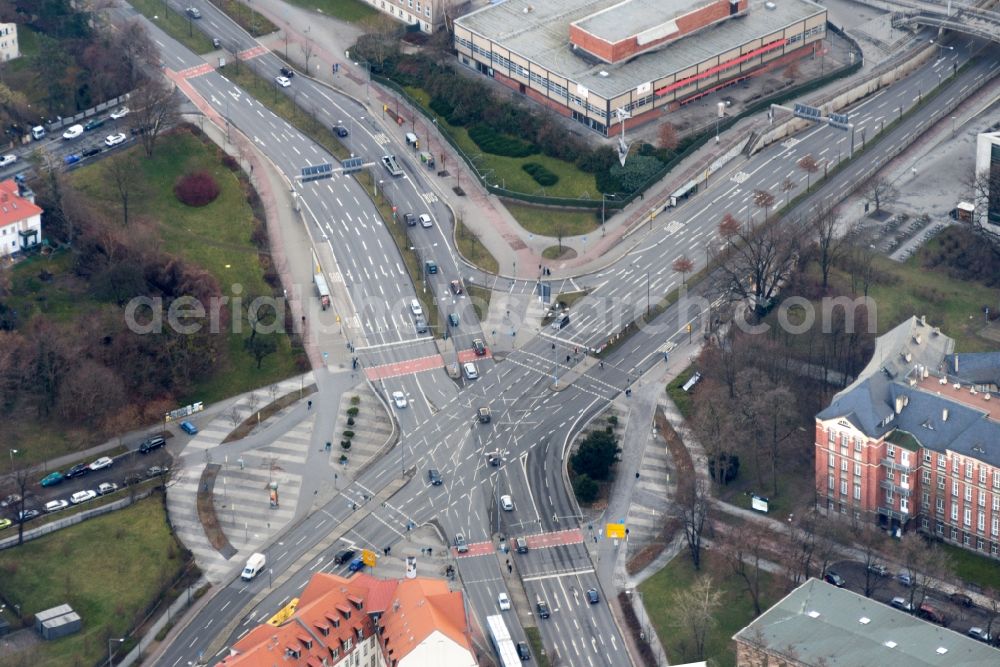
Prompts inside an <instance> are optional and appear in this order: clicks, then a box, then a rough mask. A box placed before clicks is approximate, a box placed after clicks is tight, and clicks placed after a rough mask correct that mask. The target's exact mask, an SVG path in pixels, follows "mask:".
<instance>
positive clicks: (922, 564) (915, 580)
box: [900, 532, 950, 609]
mask: <svg viewBox="0 0 1000 667" xmlns="http://www.w3.org/2000/svg"><path fill="white" fill-rule="evenodd" d="M900 547H901V549H900V556H901V557H902V560H903V573H905V574H908V575H909V577H910V589H909V603H910V605H911V606H912V607H913V608H914V609H916V608H918V607H919V606H920V605H921V604H922V603H923V601H924V597H925V596H926V595H927V592H928V590H930V588H931V582H932V581H933V580H934V579H935V578H938V577H941V576H945V575H946V573H947V572H948V571H949V569H950V568H949V558H948V554H946V553H945V552H944V550H943V549H941V547H940V546H938V545H937V543H935V542H929V541H928V540H926V539H925V538H924V537H923V536H922V535H920V534H918V533H915V532H910V533H906V534H905V535H903V538H902V540H901V541H900Z"/></svg>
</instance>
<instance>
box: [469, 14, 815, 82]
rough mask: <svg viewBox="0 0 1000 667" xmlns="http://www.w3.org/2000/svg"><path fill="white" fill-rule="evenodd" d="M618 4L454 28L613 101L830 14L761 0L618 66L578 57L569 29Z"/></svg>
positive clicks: (476, 18) (489, 18) (477, 20)
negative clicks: (770, 4) (742, 13)
mask: <svg viewBox="0 0 1000 667" xmlns="http://www.w3.org/2000/svg"><path fill="white" fill-rule="evenodd" d="M618 3H620V0H545V2H540V1H539V0H506V1H505V2H501V3H499V4H496V5H490V6H488V7H483V8H482V9H479V10H476V11H474V12H471V13H469V14H466V15H465V16H462V17H460V18H458V19H456V20H455V23H456V24H457V25H460V26H462V27H464V28H466V29H468V30H470V31H472V32H474V33H476V34H478V35H481V36H483V37H486V38H487V39H490V40H491V41H493V42H495V43H496V44H498V45H499V46H502V47H503V48H505V49H509V50H510V51H512V52H514V53H517V54H518V55H520V56H521V57H523V58H526V59H527V60H529V61H531V62H532V63H535V64H537V65H539V66H541V67H544V68H545V69H547V70H549V71H550V72H552V73H554V74H557V75H559V76H561V77H564V78H566V79H569V80H570V81H573V82H575V83H578V84H581V85H583V86H585V87H586V88H587V89H588V90H591V91H593V92H594V93H596V94H598V95H600V96H601V97H603V98H605V99H610V98H613V97H616V96H618V95H621V94H622V93H625V92H628V91H629V90H632V89H634V88H636V87H637V86H640V85H642V84H644V83H650V82H652V81H655V80H656V79H660V78H663V77H664V76H668V75H670V74H673V73H674V72H678V71H680V70H683V69H686V68H688V67H691V66H692V65H696V64H698V63H700V62H703V61H705V60H708V59H709V58H713V57H715V56H717V55H719V54H720V53H724V52H726V51H729V50H731V49H733V48H735V47H737V46H739V45H741V44H745V43H746V42H749V41H752V40H754V39H759V38H760V37H762V36H763V35H768V34H770V33H773V32H775V31H777V30H780V29H781V28H784V27H785V26H787V25H790V24H792V23H795V22H797V21H801V20H803V19H806V18H809V17H810V16H815V15H817V14H823V13H825V12H826V9H825V8H824V7H821V6H820V5H817V4H815V3H813V2H811V1H810V0H774V2H773V4H774V5H775V8H774V9H765V8H764V1H763V0H759V1H755V2H751V3H750V9H749V11H748V12H747V14H746V15H745V16H741V17H737V18H733V19H730V20H729V21H723V22H722V23H718V24H715V25H713V26H710V27H708V28H706V29H704V30H701V31H699V32H696V33H694V34H693V35H689V36H686V37H682V38H681V39H678V40H677V41H675V42H671V43H670V44H669V45H666V46H664V47H661V48H659V49H657V50H654V51H650V52H649V53H645V54H642V55H639V56H636V57H635V58H632V59H630V60H627V61H623V62H620V63H615V64H609V63H604V62H599V61H596V60H594V59H588V58H585V57H584V56H583V55H580V54H578V53H576V52H574V51H573V49H572V45H571V44H570V41H569V24H570V23H572V22H574V21H578V20H580V19H582V18H585V17H587V16H589V15H590V14H594V13H595V12H598V11H600V10H602V9H607V8H608V7H611V6H613V5H615V4H618ZM602 72H603V73H604V74H602Z"/></svg>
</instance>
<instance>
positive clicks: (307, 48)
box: [301, 39, 316, 74]
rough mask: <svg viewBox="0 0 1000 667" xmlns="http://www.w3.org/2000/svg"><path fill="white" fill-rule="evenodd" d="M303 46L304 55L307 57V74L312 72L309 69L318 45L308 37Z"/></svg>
mask: <svg viewBox="0 0 1000 667" xmlns="http://www.w3.org/2000/svg"><path fill="white" fill-rule="evenodd" d="M301 48H302V57H303V58H305V59H306V74H311V72H310V71H309V61H310V60H312V57H313V55H314V54H315V52H316V45H315V44H313V42H312V40H311V39H307V40H306V41H305V43H304V44H303V45H302V47H301Z"/></svg>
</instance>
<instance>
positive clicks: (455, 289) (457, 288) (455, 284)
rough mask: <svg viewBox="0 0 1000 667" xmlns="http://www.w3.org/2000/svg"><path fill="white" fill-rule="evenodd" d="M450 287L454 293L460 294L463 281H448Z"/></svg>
mask: <svg viewBox="0 0 1000 667" xmlns="http://www.w3.org/2000/svg"><path fill="white" fill-rule="evenodd" d="M448 289H450V290H451V293H452V294H454V295H456V296H458V295H459V294H461V293H462V283H460V282H459V281H457V280H452V281H451V282H450V283H448Z"/></svg>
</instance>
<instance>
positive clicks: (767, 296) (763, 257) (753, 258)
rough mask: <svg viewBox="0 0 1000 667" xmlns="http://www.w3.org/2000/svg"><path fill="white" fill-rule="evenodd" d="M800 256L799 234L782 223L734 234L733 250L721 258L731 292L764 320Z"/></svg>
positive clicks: (724, 278) (721, 266)
mask: <svg viewBox="0 0 1000 667" xmlns="http://www.w3.org/2000/svg"><path fill="white" fill-rule="evenodd" d="M797 256H798V245H797V238H796V235H795V234H793V233H791V230H790V229H787V226H786V225H785V224H783V223H781V222H779V223H777V224H772V225H766V226H764V225H762V226H760V227H758V228H756V229H755V228H752V227H750V226H746V227H743V228H742V229H741V230H740V231H738V232H737V233H735V234H733V236H732V243H731V244H730V250H729V252H728V253H726V256H725V257H719V258H718V259H719V260H720V261H719V262H718V264H719V268H720V269H721V271H722V275H723V281H724V283H725V285H726V287H727V290H728V292H729V293H730V294H731V295H733V296H734V297H736V298H737V299H739V300H744V301H747V302H748V303H749V304H750V305H751V307H752V308H753V311H754V314H755V315H756V316H757V317H762V316H763V315H764V314H765V313H766V312H767V310H768V308H769V307H770V305H771V300H772V299H773V298H774V296H775V295H776V294H777V293H778V289H779V288H780V286H781V284H782V283H784V282H785V281H786V280H787V279H788V277H789V275H790V274H791V271H792V268H793V267H794V265H795V260H796V258H797Z"/></svg>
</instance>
